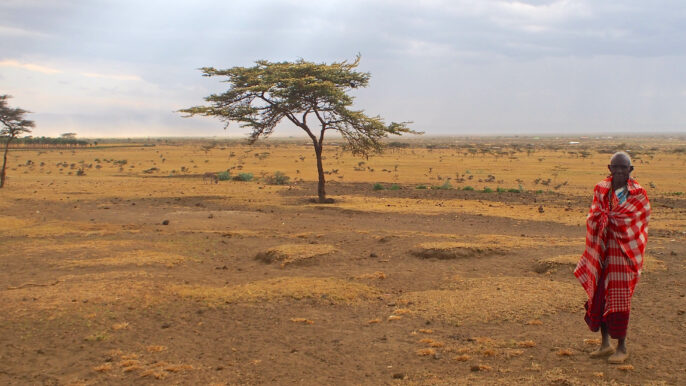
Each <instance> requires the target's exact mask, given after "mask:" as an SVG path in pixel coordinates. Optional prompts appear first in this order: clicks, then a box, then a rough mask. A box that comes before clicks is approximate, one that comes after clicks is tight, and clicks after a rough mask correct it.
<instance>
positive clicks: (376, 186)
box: [372, 182, 384, 190]
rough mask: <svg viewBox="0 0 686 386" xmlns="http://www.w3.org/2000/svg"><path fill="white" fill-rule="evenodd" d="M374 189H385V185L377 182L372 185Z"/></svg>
mask: <svg viewBox="0 0 686 386" xmlns="http://www.w3.org/2000/svg"><path fill="white" fill-rule="evenodd" d="M372 189H374V190H384V187H383V185H381V184H380V183H378V182H377V183H376V184H374V186H373V187H372Z"/></svg>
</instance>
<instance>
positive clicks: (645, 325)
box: [0, 140, 686, 385]
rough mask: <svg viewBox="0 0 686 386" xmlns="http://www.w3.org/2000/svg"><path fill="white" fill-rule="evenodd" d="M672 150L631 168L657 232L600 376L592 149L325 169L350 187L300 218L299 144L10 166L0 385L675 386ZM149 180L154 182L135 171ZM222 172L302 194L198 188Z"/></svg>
mask: <svg viewBox="0 0 686 386" xmlns="http://www.w3.org/2000/svg"><path fill="white" fill-rule="evenodd" d="M660 141H661V140H654V141H653V142H652V144H653V147H657V150H655V149H654V150H652V154H649V155H644V156H643V157H639V158H642V159H643V160H645V163H642V164H638V163H637V173H640V174H641V175H642V177H643V178H641V179H640V181H641V183H642V184H643V185H644V186H646V188H647V189H648V191H649V195H650V197H651V201H652V205H653V217H652V223H651V229H650V237H649V242H648V252H647V255H648V260H647V262H646V266H645V271H644V273H643V276H642V278H641V281H640V283H639V285H638V287H637V292H636V294H635V295H634V298H633V305H632V313H631V321H630V324H629V338H628V347H629V350H630V355H631V356H630V359H629V360H628V362H627V363H626V364H625V365H623V366H617V365H610V364H608V363H607V362H606V361H605V360H602V359H590V358H588V353H589V352H591V351H592V350H594V349H595V348H596V346H597V345H598V344H599V340H598V338H599V335H598V334H593V333H591V332H590V331H588V329H587V327H586V325H585V323H584V322H583V303H584V301H585V294H584V292H583V290H582V289H581V286H580V285H578V283H577V282H576V279H575V278H574V277H573V276H572V270H573V268H574V264H575V261H576V260H577V259H578V256H580V254H581V252H582V251H583V245H584V234H585V233H584V232H585V228H584V226H583V223H584V220H585V214H586V212H587V210H588V206H589V204H590V198H591V191H592V187H593V184H594V183H595V182H597V181H598V180H600V179H602V177H603V176H604V174H605V172H604V171H603V170H602V168H603V165H604V164H606V161H607V160H606V158H608V157H609V155H608V154H605V153H601V152H597V149H595V148H594V149H591V150H589V151H590V152H591V153H592V154H591V155H589V156H588V157H585V158H584V159H581V158H578V157H576V158H574V157H569V152H568V151H565V150H564V149H563V150H559V149H557V150H555V149H553V150H548V152H547V153H546V150H540V149H539V150H537V153H534V154H529V155H527V154H524V153H523V152H522V153H519V156H518V157H519V159H512V158H509V159H507V160H504V158H503V157H502V156H501V157H500V158H499V159H498V158H497V157H495V156H491V155H488V154H486V155H476V156H475V155H474V154H473V153H468V152H464V153H463V152H462V151H459V152H457V151H455V152H454V151H453V150H440V149H439V150H435V149H429V150H427V149H424V148H421V149H419V148H417V149H404V150H403V151H404V153H401V154H398V153H394V154H389V155H387V156H385V157H386V158H383V157H379V158H373V159H370V160H366V165H362V166H364V167H365V168H366V169H365V170H364V171H362V170H361V169H363V167H362V166H360V164H359V162H360V161H361V160H359V159H355V158H352V157H350V156H345V155H342V153H338V152H335V153H334V152H332V153H330V154H329V155H328V165H329V167H330V168H332V169H333V168H335V167H337V168H339V169H340V171H339V172H337V174H338V175H342V174H344V175H345V177H344V178H336V173H333V174H330V175H329V177H330V178H329V179H330V181H331V182H330V183H329V184H328V193H329V195H330V196H331V197H333V198H335V199H336V202H335V203H334V204H330V205H320V204H312V203H310V202H309V198H310V197H312V195H313V193H314V191H315V183H314V182H313V181H314V174H313V171H314V170H310V169H313V168H314V163H313V162H312V159H311V158H312V157H311V152H309V150H308V149H307V148H305V147H302V146H295V145H288V146H286V145H284V146H282V147H280V148H273V147H272V148H268V149H267V150H264V149H262V150H260V149H259V148H256V150H254V153H260V152H265V151H268V152H271V154H270V155H269V156H265V157H264V158H261V157H258V156H254V157H253V156H252V155H250V156H248V157H243V158H242V161H241V160H237V159H239V158H240V156H236V157H234V158H231V157H228V159H227V154H228V153H229V152H234V153H238V154H243V153H244V152H245V151H246V149H247V148H244V147H242V146H238V145H236V146H235V148H233V147H230V146H229V147H227V148H225V149H223V150H220V149H214V150H211V152H210V154H209V155H208V154H207V152H202V151H200V150H199V149H197V146H195V145H192V144H182V146H176V147H172V146H168V147H164V146H160V145H158V146H156V147H154V148H135V147H133V148H126V149H124V148H122V149H101V150H97V149H88V150H85V149H80V150H75V151H73V152H72V151H71V150H68V151H67V150H64V151H62V150H47V151H40V152H39V151H34V150H27V151H13V152H12V153H11V157H10V159H11V162H10V163H11V165H10V166H11V167H12V169H13V170H12V169H10V170H8V174H9V175H10V176H11V179H10V180H9V184H8V186H7V187H6V188H5V189H2V191H0V310H2V315H0V383H2V384H74V385H76V384H154V383H160V384H216V385H219V384H262V383H271V384H290V383H303V384H563V385H567V384H570V385H572V384H684V383H686V356H684V354H683V353H684V352H685V351H686V340H685V339H684V336H686V334H685V333H686V315H685V313H686V260H685V258H684V256H686V199H684V198H683V197H684V196H683V195H682V194H683V193H680V192H683V191H686V186H685V185H684V182H683V181H684V177H686V176H685V175H684V171H683V170H684V168H683V167H680V166H681V165H683V163H684V158H683V156H682V155H681V154H680V153H679V152H674V151H672V150H673V149H674V146H675V145H674V144H671V143H669V144H668V145H670V146H671V147H669V146H666V145H665V146H664V147H663V146H662V145H661V142H660ZM644 142H645V141H639V142H638V143H641V144H642V143H644ZM489 146H494V145H493V144H491V145H489ZM501 146H505V145H498V148H499V149H500V148H501ZM631 146H633V147H632V148H640V146H639V145H638V144H634V145H631ZM677 148H678V147H677ZM670 149H671V150H670ZM249 151H250V150H249V149H248V150H247V152H249ZM161 154H164V155H163V157H164V158H165V159H166V161H160V159H161V158H162V156H161ZM246 154H248V153H246ZM300 154H302V155H304V156H307V157H310V159H309V160H307V161H303V160H302V159H298V157H297V155H300ZM281 155H283V158H279V157H280V156H281ZM561 155H564V156H561ZM413 157H414V158H413ZM449 157H452V158H449ZM510 157H512V154H510ZM95 158H97V159H98V160H99V161H94V159H95ZM538 158H543V160H540V161H539V160H538ZM572 158H573V159H572ZM122 159H127V160H128V161H127V163H126V164H124V165H126V166H124V165H122V163H121V162H119V163H118V164H117V166H116V167H115V166H113V165H114V164H115V162H113V160H122ZM205 159H207V162H205V161H204V160H205ZM285 159H288V160H289V161H288V162H289V163H286V162H285V161H284V160H285ZM28 160H31V161H32V162H31V163H28V165H27V161H28ZM103 160H104V161H103ZM79 161H82V162H81V163H80V162H79ZM40 162H43V163H44V165H40ZM62 162H64V164H63V165H62ZM163 162H164V164H163ZM174 162H176V164H174V165H169V164H171V163H174ZM270 162H271V163H270ZM57 163H60V165H57ZM72 164H76V166H71V165H72ZM88 164H91V165H94V164H95V165H99V164H103V165H104V167H102V168H96V167H95V166H91V167H87V166H86V165H88ZM184 164H185V165H193V164H195V165H198V164H199V165H201V166H200V167H198V168H194V169H193V170H192V171H191V172H187V173H185V174H183V173H179V172H178V171H177V170H179V168H180V166H181V165H184ZM399 164H400V165H401V166H400V167H399V168H398V167H395V166H396V165H399ZM153 165H155V166H158V167H159V169H164V170H160V171H158V172H156V173H143V172H141V170H143V169H148V168H149V167H152V166H153ZM163 165H164V166H163ZM227 165H241V166H242V167H241V168H240V169H242V170H243V171H245V172H248V171H251V172H253V173H255V175H256V176H257V175H258V174H260V172H262V173H265V174H269V173H271V172H273V170H277V169H278V170H284V171H285V172H286V174H287V175H289V176H291V177H292V178H293V179H296V183H295V184H292V185H290V186H289V185H285V186H272V185H266V184H264V183H262V182H260V180H257V181H251V182H240V181H221V182H219V183H218V184H204V183H203V182H202V180H201V177H200V176H201V175H202V173H201V172H205V171H219V170H224V169H227V168H228V167H229V166H227ZM425 165H439V166H433V168H434V169H433V170H431V171H429V170H428V169H427V168H425V167H424V166H425ZM560 165H563V167H562V168H561V166H560ZM131 166H135V168H133V167H131ZM81 167H83V168H84V169H85V170H86V171H85V176H77V175H76V172H75V170H76V169H79V168H81ZM394 167H395V170H394ZM429 167H432V166H429ZM189 168H192V166H191V167H189ZM353 168H356V169H353ZM370 168H373V169H376V171H373V172H370V171H369V169H370ZM440 168H443V169H440ZM60 169H62V170H60ZM166 169H170V170H166ZM171 169H174V171H173V172H172V171H171ZM184 169H186V168H184ZM296 169H297V170H298V171H297V172H296ZM381 169H387V170H388V171H389V172H387V173H385V174H383V175H384V176H385V177H382V176H381V175H380V173H382V172H381ZM186 170H188V169H186ZM391 171H393V172H391ZM237 172H238V170H233V171H232V174H233V175H235V174H236V173H237ZM555 173H557V175H556V176H555V177H554V180H553V181H552V183H551V184H550V187H548V185H546V187H542V186H541V185H540V183H539V182H536V183H534V182H533V181H534V179H535V178H539V177H540V178H542V179H545V178H548V177H546V176H551V175H553V174H555ZM437 174H443V176H446V175H450V176H452V178H451V181H452V185H451V187H452V189H447V186H444V187H445V189H438V188H436V189H417V186H418V185H422V184H424V185H427V186H428V187H430V186H431V185H434V186H438V185H441V184H443V183H444V181H445V180H446V178H445V177H441V178H440V179H439V178H437ZM463 175H464V177H462V176H463ZM468 175H475V177H473V178H472V179H469V177H468ZM491 175H494V176H495V177H494V178H493V179H494V180H495V181H491V182H493V183H489V182H488V181H487V180H488V179H490V176H491ZM296 176H297V177H296ZM460 178H464V181H460ZM501 179H502V180H501ZM516 179H519V180H520V181H521V182H517V181H516ZM478 180H482V182H478ZM498 180H501V181H500V183H498ZM563 181H567V183H566V184H564V185H562V182H563ZM590 181H592V182H590ZM372 182H380V183H382V185H384V186H385V187H386V188H388V187H389V186H391V184H397V188H393V189H397V190H389V189H383V190H373V188H372ZM649 182H650V183H651V184H653V186H655V188H652V189H651V188H650V187H649V186H647V185H648V183H649ZM468 184H470V185H471V186H473V187H475V188H476V190H474V191H471V190H463V189H464V187H465V186H468ZM518 185H520V186H521V185H524V186H522V188H523V190H524V192H520V193H516V192H492V193H488V192H483V191H480V190H482V189H483V187H484V186H490V187H491V188H492V189H493V190H496V187H497V186H502V187H504V188H516V187H517V186H518ZM553 185H560V187H559V188H555V189H553ZM539 188H542V189H539ZM537 191H538V192H537Z"/></svg>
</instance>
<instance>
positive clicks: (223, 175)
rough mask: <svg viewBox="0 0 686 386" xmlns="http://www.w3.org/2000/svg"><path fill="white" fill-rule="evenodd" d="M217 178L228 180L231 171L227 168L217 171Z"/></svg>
mask: <svg viewBox="0 0 686 386" xmlns="http://www.w3.org/2000/svg"><path fill="white" fill-rule="evenodd" d="M217 179H218V180H219V181H228V180H230V179H231V173H229V171H228V170H226V171H223V172H219V173H217Z"/></svg>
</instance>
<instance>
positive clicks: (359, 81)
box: [180, 55, 419, 202]
mask: <svg viewBox="0 0 686 386" xmlns="http://www.w3.org/2000/svg"><path fill="white" fill-rule="evenodd" d="M255 63H256V64H255V66H253V67H233V68H229V69H226V70H217V69H215V68H213V67H203V68H201V69H200V70H201V71H202V72H203V76H207V77H212V76H222V77H226V78H227V79H225V80H224V82H226V83H228V84H229V89H228V90H227V91H226V92H224V93H221V94H212V95H210V96H208V97H206V98H205V101H207V102H209V103H210V105H209V106H195V107H190V108H187V109H183V110H180V112H182V113H185V114H186V115H185V117H190V116H194V115H204V116H213V117H217V118H219V119H221V120H222V121H224V122H226V127H228V125H229V122H231V121H233V122H238V123H239V124H240V125H241V127H249V128H250V129H251V130H252V132H251V133H250V137H249V143H251V144H252V143H254V142H255V141H257V140H258V139H259V138H260V137H268V136H269V135H270V134H271V133H272V132H273V131H274V129H275V128H276V126H277V124H278V123H279V122H281V121H282V120H283V119H284V118H286V119H287V120H288V121H290V122H291V123H293V124H294V125H296V126H298V127H299V128H301V129H302V130H303V131H305V133H306V134H307V136H308V137H309V138H310V139H311V140H312V145H313V146H314V153H315V155H316V158H317V172H318V175H319V184H318V188H317V194H318V197H319V202H329V201H327V199H326V191H325V182H326V181H325V178H324V168H323V166H322V149H323V146H324V136H325V134H326V132H327V131H335V132H338V133H339V134H340V135H341V136H342V137H343V138H344V139H345V141H346V149H348V150H350V151H352V153H353V154H356V155H362V156H368V155H369V154H370V153H374V152H379V151H381V149H382V143H381V139H382V138H385V137H387V136H388V135H389V134H394V135H402V134H403V133H414V134H419V133H418V132H415V131H413V130H410V129H409V128H408V127H407V124H408V123H409V122H400V123H396V122H392V123H390V124H388V125H387V124H385V123H384V120H383V119H382V118H381V117H379V116H376V117H369V116H367V115H366V114H365V113H364V111H362V110H353V109H351V106H352V103H353V97H352V96H350V95H348V92H349V91H350V90H352V89H357V88H360V87H366V86H367V84H368V82H369V78H370V74H369V73H366V72H358V71H355V68H356V67H357V66H358V65H359V63H360V56H359V55H358V56H357V57H356V59H355V61H354V62H352V63H348V62H346V61H343V62H334V63H331V64H326V63H321V64H318V63H313V62H307V61H305V60H303V59H300V60H298V61H295V62H277V63H272V62H269V61H266V60H259V61H257V62H255ZM313 122H314V124H313ZM226 127H225V128H226ZM315 128H316V129H317V130H318V131H319V132H318V133H317V131H315Z"/></svg>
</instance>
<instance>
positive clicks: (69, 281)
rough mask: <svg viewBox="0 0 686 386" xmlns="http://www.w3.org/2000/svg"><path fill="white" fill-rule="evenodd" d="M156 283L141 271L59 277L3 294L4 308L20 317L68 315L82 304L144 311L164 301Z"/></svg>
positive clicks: (154, 278) (159, 287)
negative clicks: (130, 305)
mask: <svg viewBox="0 0 686 386" xmlns="http://www.w3.org/2000/svg"><path fill="white" fill-rule="evenodd" d="M158 280H159V279H157V278H156V277H154V276H153V275H150V274H149V273H146V272H142V271H140V272H137V271H125V272H122V271H114V272H102V273H93V274H82V275H65V276H60V277H58V278H57V280H56V281H55V282H54V283H55V284H54V285H46V286H27V287H25V288H20V289H14V290H8V291H4V292H3V308H4V311H5V312H6V313H5V315H6V316H10V315H16V316H21V315H25V314H32V313H35V312H36V310H53V311H56V313H57V314H59V313H70V312H74V309H78V308H81V307H84V304H88V306H92V305H96V304H103V303H119V302H125V303H127V302H135V303H137V305H139V306H141V307H144V306H148V305H151V304H156V303H158V302H160V301H163V300H164V298H163V297H162V296H161V295H162V291H161V288H162V287H161V284H160V283H159V282H158ZM25 284H32V283H24V284H23V285H25ZM16 287H20V286H16ZM16 287H14V288H16ZM26 298H36V300H35V301H32V302H31V307H30V308H27V307H26V302H25V299H26Z"/></svg>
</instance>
